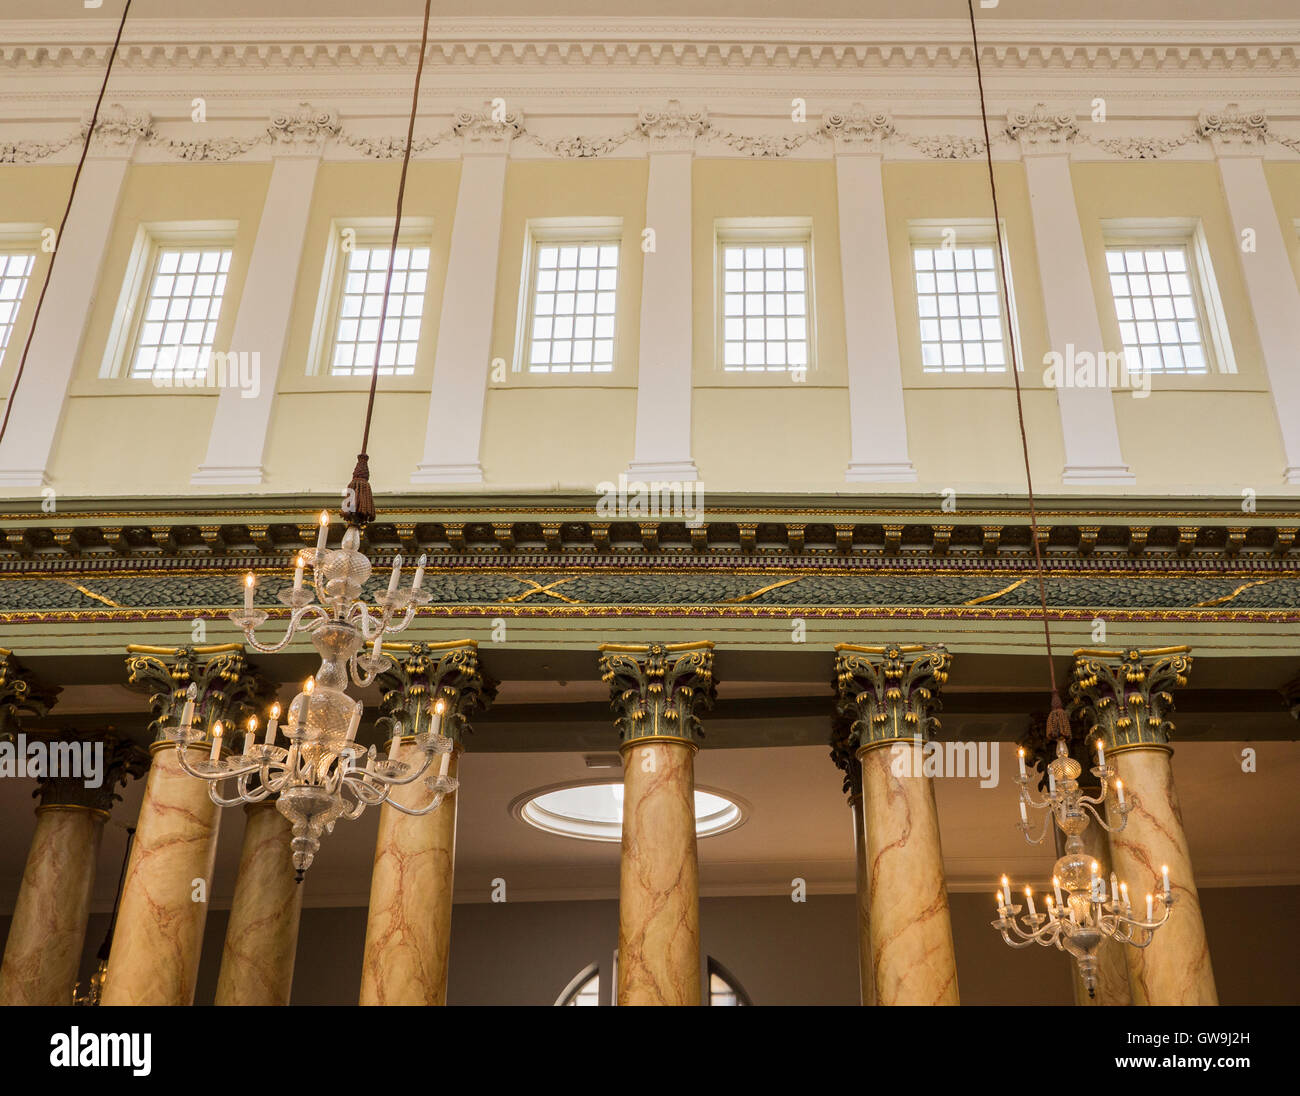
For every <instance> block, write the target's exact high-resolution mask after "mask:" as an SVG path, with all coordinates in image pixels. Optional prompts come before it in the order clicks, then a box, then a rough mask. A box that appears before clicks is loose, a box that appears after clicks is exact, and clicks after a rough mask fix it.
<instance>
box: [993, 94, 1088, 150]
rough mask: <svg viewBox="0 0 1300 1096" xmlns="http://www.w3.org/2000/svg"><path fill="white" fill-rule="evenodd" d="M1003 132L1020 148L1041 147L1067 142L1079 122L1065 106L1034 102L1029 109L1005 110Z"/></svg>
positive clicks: (1073, 136) (1072, 137)
mask: <svg viewBox="0 0 1300 1096" xmlns="http://www.w3.org/2000/svg"><path fill="white" fill-rule="evenodd" d="M1004 132H1005V133H1006V135H1007V136H1008V137H1010V138H1011V139H1012V140H1013V141H1019V142H1020V147H1021V148H1022V149H1029V148H1038V149H1040V150H1041V149H1043V148H1046V147H1048V146H1053V145H1068V144H1070V142H1071V141H1073V140H1075V138H1077V137H1078V136H1079V124H1078V122H1076V121H1075V118H1074V114H1073V113H1072V112H1070V111H1068V110H1048V109H1047V107H1046V106H1044V105H1043V104H1042V103H1037V104H1035V105H1034V107H1033V108H1032V109H1031V110H1012V111H1008V112H1007V121H1006V126H1005V128H1004Z"/></svg>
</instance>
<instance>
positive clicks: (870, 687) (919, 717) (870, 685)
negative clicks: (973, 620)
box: [835, 643, 952, 755]
mask: <svg viewBox="0 0 1300 1096" xmlns="http://www.w3.org/2000/svg"><path fill="white" fill-rule="evenodd" d="M951 665H952V656H951V655H950V654H949V653H948V651H947V649H946V648H944V647H942V646H934V647H931V646H926V645H924V644H902V643H890V644H887V645H885V646H882V647H861V646H856V645H854V644H849V643H840V644H837V645H836V647H835V701H836V709H835V710H836V713H837V715H839V716H840V718H842V719H845V720H847V721H848V729H847V731H846V732H844V738H845V740H846V742H847V745H848V747H849V748H850V749H852V750H853V751H854V753H855V754H857V755H861V753H862V751H863V750H866V749H871V748H873V747H876V746H880V745H883V744H885V743H890V742H900V741H911V740H912V739H914V738H919V739H920V740H921V741H922V742H928V741H929V740H930V739H931V738H932V737H933V736H934V735H936V734H938V733H939V731H940V729H941V728H940V724H939V720H938V719H937V718H936V716H935V713H936V712H937V711H939V709H940V708H941V707H942V704H941V702H940V700H939V695H938V694H939V690H940V689H941V688H942V687H943V685H944V682H946V681H947V680H948V669H949V667H950V666H951Z"/></svg>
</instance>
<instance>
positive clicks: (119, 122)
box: [81, 103, 154, 153]
mask: <svg viewBox="0 0 1300 1096" xmlns="http://www.w3.org/2000/svg"><path fill="white" fill-rule="evenodd" d="M89 128H90V113H89V112H87V113H86V115H85V116H84V117H83V118H82V120H81V139H82V140H83V141H84V140H85V137H86V130H88V129H89ZM153 133H154V129H153V116H152V115H151V114H150V113H149V112H148V111H147V110H137V109H133V108H129V107H124V106H123V105H122V104H121V103H110V104H109V105H108V106H106V107H103V108H101V109H100V111H99V117H98V118H97V119H95V133H94V136H92V137H91V139H90V147H91V150H92V151H95V152H122V153H130V152H131V151H132V150H133V149H134V148H135V146H136V144H137V143H138V142H140V141H148V140H149V139H150V138H151V137H152V136H153Z"/></svg>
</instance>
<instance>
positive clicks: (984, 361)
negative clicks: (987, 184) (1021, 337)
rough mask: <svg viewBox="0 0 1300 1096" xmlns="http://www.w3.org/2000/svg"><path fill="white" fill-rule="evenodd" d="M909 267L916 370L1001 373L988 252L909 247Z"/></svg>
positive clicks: (997, 300) (994, 279)
mask: <svg viewBox="0 0 1300 1096" xmlns="http://www.w3.org/2000/svg"><path fill="white" fill-rule="evenodd" d="M912 263H913V267H914V276H915V278H916V309H917V313H918V314H919V316H920V318H921V368H922V369H923V370H924V371H925V372H927V373H998V372H1002V371H1003V370H1005V368H1006V355H1005V353H1004V352H1003V346H1002V342H1001V340H1002V338H1003V325H1002V298H1001V296H1000V294H999V293H998V274H997V271H996V269H995V267H994V249H993V248H991V247H940V248H930V247H914V248H913V249H912ZM936 316H937V317H940V319H939V320H938V321H936V320H935V319H934V317H936ZM993 339H996V340H998V341H997V342H991V341H990V340H993ZM994 347H996V352H994V350H993V348H994Z"/></svg>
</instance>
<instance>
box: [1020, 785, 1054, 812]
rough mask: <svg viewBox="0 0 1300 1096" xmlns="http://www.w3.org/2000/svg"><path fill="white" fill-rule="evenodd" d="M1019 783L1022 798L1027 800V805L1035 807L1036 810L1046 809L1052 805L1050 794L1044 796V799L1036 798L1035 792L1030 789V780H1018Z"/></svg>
mask: <svg viewBox="0 0 1300 1096" xmlns="http://www.w3.org/2000/svg"><path fill="white" fill-rule="evenodd" d="M1017 783H1018V784H1020V798H1021V799H1023V800H1024V801H1025V805H1026V806H1029V807H1033V809H1034V810H1036V811H1041V810H1046V809H1047V808H1048V807H1050V806H1052V799H1051V797H1050V796H1044V797H1043V798H1042V799H1035V798H1034V795H1033V793H1032V792H1031V791H1030V790H1029V782H1028V781H1027V780H1025V781H1017Z"/></svg>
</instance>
